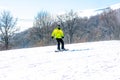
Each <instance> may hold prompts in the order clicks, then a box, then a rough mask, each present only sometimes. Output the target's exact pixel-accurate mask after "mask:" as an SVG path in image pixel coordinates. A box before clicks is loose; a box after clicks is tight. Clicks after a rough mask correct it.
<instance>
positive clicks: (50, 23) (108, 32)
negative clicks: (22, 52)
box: [0, 9, 120, 50]
mask: <svg viewBox="0 0 120 80" xmlns="http://www.w3.org/2000/svg"><path fill="white" fill-rule="evenodd" d="M119 15H120V9H117V10H112V9H109V10H107V11H103V12H102V13H100V14H97V15H95V16H91V17H89V18H88V17H80V16H79V15H78V14H77V13H76V12H74V11H73V10H71V11H69V12H66V13H65V14H63V15H57V16H52V15H51V14H50V13H49V12H47V11H40V12H39V13H38V14H37V16H36V17H35V20H34V23H33V27H32V28H29V29H28V30H26V31H23V32H20V33H15V31H16V29H15V24H16V21H17V19H14V18H13V17H12V16H10V14H9V12H4V13H3V14H2V15H1V16H0V31H1V36H0V37H1V38H0V48H1V50H3V49H15V48H28V47H38V46H49V45H55V44H56V41H55V40H52V39H51V32H52V30H53V29H54V28H55V27H56V26H57V25H58V24H60V25H61V27H62V29H63V31H64V32H65V38H64V41H65V43H66V44H71V43H80V42H90V41H101V40H119V39H120V16H119ZM14 33H15V34H14Z"/></svg>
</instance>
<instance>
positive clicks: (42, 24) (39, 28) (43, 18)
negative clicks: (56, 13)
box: [33, 11, 54, 44]
mask: <svg viewBox="0 0 120 80" xmlns="http://www.w3.org/2000/svg"><path fill="white" fill-rule="evenodd" d="M53 22H54V20H53V18H52V16H51V15H50V14H49V13H48V12H46V11H41V12H39V13H38V15H37V16H36V17H35V22H34V31H33V34H35V35H37V37H39V39H40V41H41V40H42V41H44V42H45V44H48V42H49V41H48V40H49V39H50V38H49V37H50V26H51V25H52V23H53Z"/></svg>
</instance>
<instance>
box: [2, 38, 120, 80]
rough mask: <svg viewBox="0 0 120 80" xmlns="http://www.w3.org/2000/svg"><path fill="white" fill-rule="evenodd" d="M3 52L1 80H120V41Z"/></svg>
mask: <svg viewBox="0 0 120 80" xmlns="http://www.w3.org/2000/svg"><path fill="white" fill-rule="evenodd" d="M65 47H66V48H68V49H69V51H64V52H56V53H55V52H54V50H55V49H56V46H47V47H36V48H28V49H16V50H8V51H0V80H120V41H116V40H113V41H100V42H89V43H78V44H67V45H65Z"/></svg>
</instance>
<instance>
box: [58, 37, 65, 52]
mask: <svg viewBox="0 0 120 80" xmlns="http://www.w3.org/2000/svg"><path fill="white" fill-rule="evenodd" d="M56 40H57V43H58V44H57V49H58V50H60V44H61V49H64V41H63V40H62V39H61V38H60V39H59V38H56Z"/></svg>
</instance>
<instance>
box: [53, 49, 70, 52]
mask: <svg viewBox="0 0 120 80" xmlns="http://www.w3.org/2000/svg"><path fill="white" fill-rule="evenodd" d="M68 50H69V49H64V50H55V52H63V51H68Z"/></svg>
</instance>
